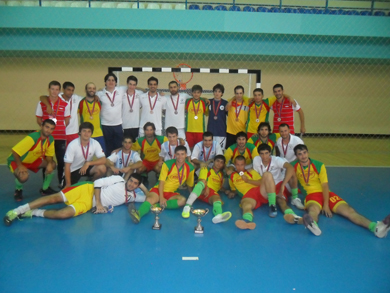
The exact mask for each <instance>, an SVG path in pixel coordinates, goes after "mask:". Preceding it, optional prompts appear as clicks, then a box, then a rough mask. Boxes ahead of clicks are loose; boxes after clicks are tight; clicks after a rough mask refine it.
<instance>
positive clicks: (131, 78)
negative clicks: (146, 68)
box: [126, 75, 138, 84]
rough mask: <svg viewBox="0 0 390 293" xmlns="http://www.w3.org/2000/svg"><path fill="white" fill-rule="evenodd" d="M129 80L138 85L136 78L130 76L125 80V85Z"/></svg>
mask: <svg viewBox="0 0 390 293" xmlns="http://www.w3.org/2000/svg"><path fill="white" fill-rule="evenodd" d="M130 80H132V81H135V84H138V78H136V77H135V76H134V75H130V76H129V77H128V78H127V81H126V83H129V81H130Z"/></svg>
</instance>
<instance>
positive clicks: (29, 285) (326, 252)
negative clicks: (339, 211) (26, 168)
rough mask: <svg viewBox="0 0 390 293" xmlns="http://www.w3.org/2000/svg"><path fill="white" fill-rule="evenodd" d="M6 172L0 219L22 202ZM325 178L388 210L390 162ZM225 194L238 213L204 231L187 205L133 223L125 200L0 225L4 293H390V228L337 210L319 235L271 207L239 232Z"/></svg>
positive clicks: (29, 194) (362, 203)
mask: <svg viewBox="0 0 390 293" xmlns="http://www.w3.org/2000/svg"><path fill="white" fill-rule="evenodd" d="M0 174H1V176H0V183H1V191H0V194H1V195H0V203H1V211H0V212H1V213H2V216H3V215H5V213H6V212H7V211H8V210H10V209H12V208H14V207H16V206H17V205H18V204H17V203H15V202H14V200H13V198H12V194H13V189H14V179H13V176H12V175H11V174H10V173H9V171H8V170H7V168H6V166H1V167H0ZM328 176H329V180H330V188H331V190H332V191H334V192H336V193H337V194H338V195H339V196H340V197H342V198H343V199H345V200H346V201H347V202H348V203H350V204H351V205H352V206H353V207H354V208H356V210H357V211H358V212H360V213H361V214H364V215H365V216H366V217H368V218H369V219H371V220H373V221H378V220H382V219H383V218H384V217H385V216H386V215H387V214H389V213H390V193H389V187H388V186H389V183H388V182H389V178H390V168H331V167H329V168H328ZM40 182H41V174H39V175H35V174H32V176H31V177H30V180H29V182H28V183H27V184H25V191H24V195H25V200H24V201H23V203H26V202H28V201H31V200H33V199H35V198H37V197H38V196H39V194H38V190H39V188H40V185H41V184H40ZM52 185H53V186H54V184H52ZM223 199H224V201H225V204H224V206H223V207H224V210H225V211H226V210H230V211H231V212H232V213H233V217H232V218H231V219H230V220H229V221H228V222H227V223H222V224H219V225H215V224H212V222H211V218H212V212H210V213H209V214H208V215H207V216H206V217H205V218H204V220H203V222H202V223H203V226H204V227H205V234H204V235H203V236H197V235H195V234H194V226H195V224H196V218H195V217H194V216H191V217H190V218H189V219H183V218H181V209H180V210H166V211H164V212H163V213H162V215H161V223H162V225H163V226H162V230H160V231H154V230H152V229H151V226H152V224H153V215H152V214H149V215H147V216H145V217H144V218H143V219H142V221H141V223H140V224H139V225H135V224H133V223H132V222H131V220H130V217H129V216H128V213H127V208H126V207H125V206H121V207H116V208H115V210H114V213H112V214H105V215H93V214H90V213H88V214H85V215H81V216H79V217H76V218H73V219H69V220H62V221H60V220H59V221H55V220H48V219H43V218H33V219H27V220H24V221H17V220H16V221H15V222H14V223H13V224H12V225H11V226H10V227H6V226H4V225H3V224H2V225H0V234H1V244H0V260H1V266H0V292H7V293H8V292H70V291H73V292H92V291H94V292H112V291H114V292H152V291H153V292H183V291H187V292H218V291H223V292H244V291H248V292H249V290H250V291H252V292H327V293H328V292H390V235H389V236H388V237H387V238H384V239H379V238H376V237H375V236H374V235H373V234H372V233H371V232H369V231H368V230H365V229H364V228H361V227H358V226H355V225H354V224H352V223H350V222H349V221H347V220H345V219H343V218H341V217H340V216H337V215H336V216H334V217H333V218H330V219H327V218H325V217H324V216H322V217H321V218H320V222H319V225H320V228H321V230H322V235H321V236H320V237H316V236H314V235H312V234H311V233H310V232H309V231H308V230H305V229H304V227H303V226H299V225H295V226H294V225H290V224H287V223H286V222H285V221H284V220H283V217H282V214H281V213H279V214H278V216H277V217H276V218H275V219H271V218H269V217H268V208H267V207H261V208H260V209H258V210H256V211H255V219H254V221H255V222H256V224H257V227H256V229H255V230H253V231H249V230H248V231H241V230H239V229H237V228H236V227H235V225H234V222H235V220H237V219H239V218H241V212H240V210H239V207H238V203H239V199H238V198H235V199H233V200H229V199H227V198H226V197H223ZM60 206H62V205H57V206H55V207H60ZM194 206H195V207H207V205H206V204H204V203H195V205H194ZM297 213H298V214H299V215H301V214H302V212H301V211H297ZM183 256H196V257H199V260H198V261H183V260H182V257H183Z"/></svg>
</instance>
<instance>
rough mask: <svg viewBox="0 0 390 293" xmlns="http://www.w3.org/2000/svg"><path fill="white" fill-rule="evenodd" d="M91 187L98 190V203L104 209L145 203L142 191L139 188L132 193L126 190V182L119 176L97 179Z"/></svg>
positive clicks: (94, 203) (94, 201)
mask: <svg viewBox="0 0 390 293" xmlns="http://www.w3.org/2000/svg"><path fill="white" fill-rule="evenodd" d="M93 185H94V188H100V201H101V203H102V205H103V206H105V207H107V206H109V205H112V206H119V205H121V204H124V203H127V202H143V201H145V194H144V193H143V192H142V190H141V189H139V188H137V189H135V190H134V191H128V190H126V182H125V180H124V179H123V178H122V177H121V176H119V175H113V176H110V177H106V178H101V179H98V180H96V181H95V182H94V183H93ZM93 206H96V199H95V196H94V197H93Z"/></svg>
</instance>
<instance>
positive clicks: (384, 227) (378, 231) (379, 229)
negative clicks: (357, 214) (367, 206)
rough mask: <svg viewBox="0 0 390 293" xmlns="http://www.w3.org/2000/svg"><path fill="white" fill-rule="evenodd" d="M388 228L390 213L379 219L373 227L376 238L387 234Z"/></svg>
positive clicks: (389, 227)
mask: <svg viewBox="0 0 390 293" xmlns="http://www.w3.org/2000/svg"><path fill="white" fill-rule="evenodd" d="M389 230H390V215H388V216H387V217H386V218H384V219H383V221H379V222H377V224H376V228H375V236H376V237H378V238H384V237H386V236H387V232H389Z"/></svg>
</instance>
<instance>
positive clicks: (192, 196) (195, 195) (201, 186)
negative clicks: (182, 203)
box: [186, 181, 204, 206]
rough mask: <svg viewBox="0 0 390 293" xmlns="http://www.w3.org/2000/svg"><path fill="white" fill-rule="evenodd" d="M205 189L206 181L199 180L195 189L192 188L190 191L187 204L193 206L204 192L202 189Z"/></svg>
mask: <svg viewBox="0 0 390 293" xmlns="http://www.w3.org/2000/svg"><path fill="white" fill-rule="evenodd" d="M203 189H204V183H203V182H202V181H199V182H198V183H197V184H196V185H195V187H194V189H192V192H191V193H190V196H189V197H188V199H187V202H186V204H188V205H190V206H192V204H193V203H194V201H195V200H196V199H197V198H198V197H199V196H200V195H201V194H202V191H203Z"/></svg>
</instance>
